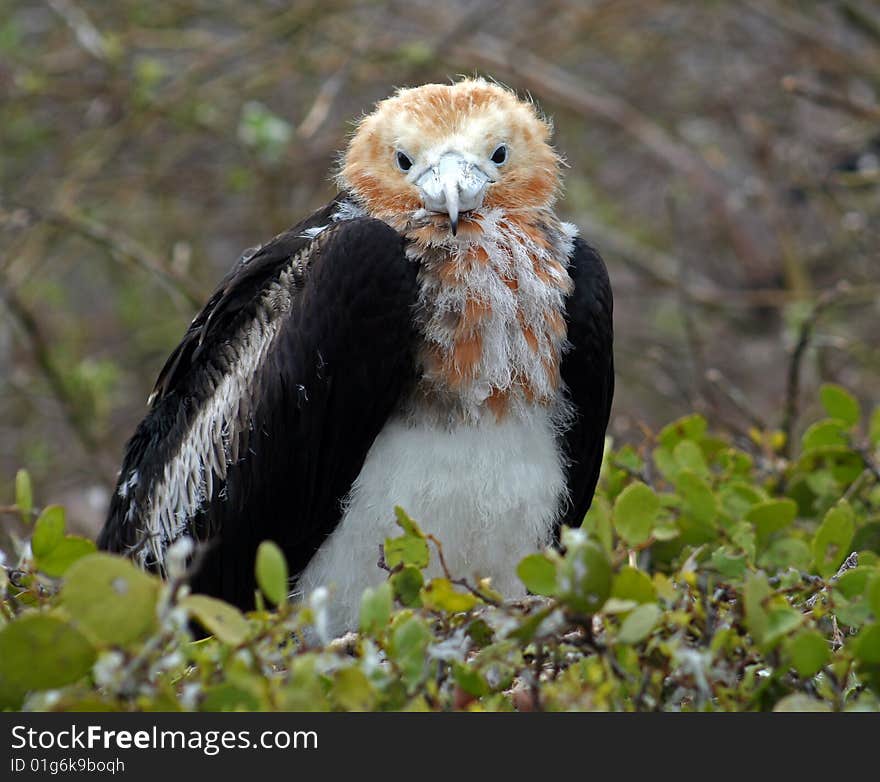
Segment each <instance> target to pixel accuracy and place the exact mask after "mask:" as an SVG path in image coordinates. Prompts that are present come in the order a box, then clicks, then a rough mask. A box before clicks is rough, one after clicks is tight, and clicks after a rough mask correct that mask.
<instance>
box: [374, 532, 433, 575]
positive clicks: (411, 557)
mask: <svg viewBox="0 0 880 782" xmlns="http://www.w3.org/2000/svg"><path fill="white" fill-rule="evenodd" d="M430 557H431V553H430V551H429V550H428V543H427V541H426V540H425V539H424V538H419V537H416V536H414V535H403V536H401V537H399V538H386V540H385V564H386V565H387V566H388V567H389V568H391V569H392V570H393V569H394V568H396V567H397V566H398V565H411V566H412V567H416V568H419V569H421V568H426V567H428V561H429V560H430Z"/></svg>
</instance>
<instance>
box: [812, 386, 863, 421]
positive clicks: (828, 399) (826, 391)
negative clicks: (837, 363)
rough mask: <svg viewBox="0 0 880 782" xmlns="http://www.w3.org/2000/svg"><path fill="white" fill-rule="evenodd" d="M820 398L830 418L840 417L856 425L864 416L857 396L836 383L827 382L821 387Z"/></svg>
mask: <svg viewBox="0 0 880 782" xmlns="http://www.w3.org/2000/svg"><path fill="white" fill-rule="evenodd" d="M819 399H820V400H821V402H822V407H824V408H825V412H826V413H828V417H829V418H837V419H840V420H841V421H843V422H844V423H845V424H846V425H847V426H855V425H856V424H857V423H858V422H859V419H860V418H861V417H862V411H861V410H860V409H859V403H858V401H857V400H856V398H855V397H854V396H853V395H852V394H850V393H849V391H847V390H846V389H845V388H841V387H840V386H838V385H835V384H834V383H825V384H824V385H823V386H822V387H821V388H820V389H819Z"/></svg>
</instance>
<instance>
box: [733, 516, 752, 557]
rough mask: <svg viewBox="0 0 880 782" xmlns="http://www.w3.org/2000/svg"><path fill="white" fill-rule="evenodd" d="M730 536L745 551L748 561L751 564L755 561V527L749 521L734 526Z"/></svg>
mask: <svg viewBox="0 0 880 782" xmlns="http://www.w3.org/2000/svg"><path fill="white" fill-rule="evenodd" d="M729 535H730V539H731V540H732V541H733V542H734V543H735V544H736V545H737V546H739V547H740V548H741V549H742V550H743V553H744V554H745V555H746V559H748V560H749V561H750V562H751V561H752V560H754V558H755V553H756V551H757V547H756V544H755V527H754V525H753V524H750V523H749V522H748V521H741V522H739V523H738V524H735V525H734V526H733V528H732V529H731V530H730V532H729Z"/></svg>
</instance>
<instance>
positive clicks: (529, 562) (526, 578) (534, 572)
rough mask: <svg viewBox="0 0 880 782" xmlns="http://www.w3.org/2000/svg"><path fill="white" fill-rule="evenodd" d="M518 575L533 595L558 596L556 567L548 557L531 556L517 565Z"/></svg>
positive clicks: (540, 555)
mask: <svg viewBox="0 0 880 782" xmlns="http://www.w3.org/2000/svg"><path fill="white" fill-rule="evenodd" d="M516 574H517V575H518V576H519V580H520V581H522V582H523V584H525V587H526V589H528V590H529V592H531V593H532V594H534V595H545V596H547V597H551V596H552V595H555V594H556V565H555V564H554V563H553V562H551V561H550V559H548V558H547V556H546V555H544V554H530V555H529V556H527V557H526V558H525V559H523V560H522V561H521V562H520V563H519V565H517V567H516Z"/></svg>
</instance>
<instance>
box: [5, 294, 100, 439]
mask: <svg viewBox="0 0 880 782" xmlns="http://www.w3.org/2000/svg"><path fill="white" fill-rule="evenodd" d="M0 300H2V301H3V302H4V303H5V305H6V308H7V309H8V310H9V313H10V315H11V316H12V318H13V320H14V321H15V322H16V323H17V324H18V326H19V328H20V329H21V330H22V332H24V335H25V336H26V337H27V339H28V341H29V342H30V345H31V351H32V352H33V355H34V359H35V360H36V362H37V366H38V367H39V368H40V371H41V372H42V373H43V376H44V377H45V378H46V380H47V381H48V383H49V388H50V389H51V391H52V395H53V396H54V397H55V399H56V400H57V401H58V404H59V406H60V407H61V411H62V413H63V414H64V418H65V420H66V421H67V423H68V425H69V426H70V428H71V430H72V431H73V433H74V434H75V435H76V437H77V439H78V440H79V441H80V444H81V445H82V446H83V448H84V450H85V451H86V452H87V453H88V454H90V455H92V456H94V455H95V454H97V453H98V443H97V441H96V440H95V437H94V435H93V434H92V431H91V429H89V427H88V426H87V425H86V422H85V420H84V419H83V416H82V413H81V412H80V409H79V403H78V401H77V399H76V397H75V396H74V395H73V393H72V392H71V391H70V388H69V387H68V385H67V383H66V382H65V380H64V375H63V374H62V372H61V370H60V369H59V368H58V367H57V366H56V365H55V361H54V360H53V358H52V353H51V351H50V349H49V345H48V343H47V342H46V339H45V337H44V336H43V332H42V330H41V328H40V324H39V323H38V322H37V319H36V318H35V317H34V314H33V313H32V312H31V311H30V310H28V309H27V307H25V305H24V304H23V303H22V302H21V300H20V299H19V298H18V297H17V296H16V295H15V293H14V292H13V291H12V290H9V289H8V288H0Z"/></svg>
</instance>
